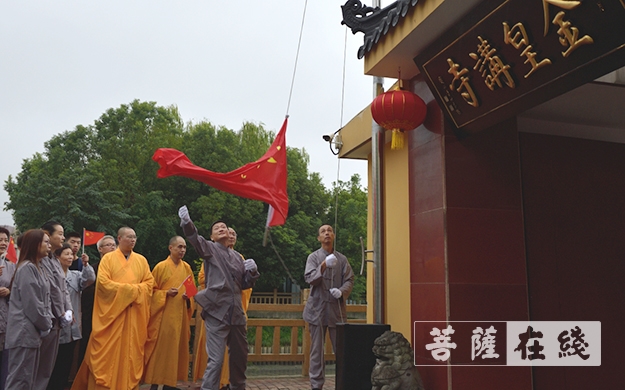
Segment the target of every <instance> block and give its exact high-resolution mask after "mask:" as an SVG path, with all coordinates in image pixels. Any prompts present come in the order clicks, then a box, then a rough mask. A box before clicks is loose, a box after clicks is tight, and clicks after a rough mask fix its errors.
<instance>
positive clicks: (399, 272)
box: [367, 143, 412, 340]
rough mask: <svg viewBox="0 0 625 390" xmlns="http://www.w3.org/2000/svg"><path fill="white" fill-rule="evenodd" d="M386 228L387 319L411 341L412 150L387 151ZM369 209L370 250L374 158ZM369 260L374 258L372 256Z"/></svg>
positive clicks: (370, 291)
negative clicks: (409, 202) (409, 191)
mask: <svg viewBox="0 0 625 390" xmlns="http://www.w3.org/2000/svg"><path fill="white" fill-rule="evenodd" d="M383 164H384V173H383V176H384V179H383V180H384V205H385V206H384V227H385V254H384V261H385V262H386V266H385V281H384V284H385V286H384V295H385V300H384V305H385V311H384V319H385V323H387V324H390V325H391V329H392V330H394V331H396V332H400V333H402V334H403V335H404V337H406V338H407V339H408V340H410V339H411V337H412V325H411V319H410V220H409V213H408V212H407V210H408V207H409V204H408V147H407V146H405V147H404V148H403V149H401V150H391V149H390V143H387V144H386V145H385V150H384V163H383ZM368 177H369V183H368V184H369V193H368V196H369V205H368V207H369V209H368V223H367V237H368V240H367V249H375V248H373V232H372V228H371V226H372V215H373V213H372V196H371V195H372V194H371V188H372V186H371V156H369V175H368ZM367 258H369V259H372V258H373V257H372V255H369V256H368V257H367ZM373 279H374V276H373V265H372V264H371V263H367V303H368V305H367V322H368V323H373V322H374V311H373V303H374V299H373Z"/></svg>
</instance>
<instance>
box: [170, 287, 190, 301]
mask: <svg viewBox="0 0 625 390" xmlns="http://www.w3.org/2000/svg"><path fill="white" fill-rule="evenodd" d="M176 295H178V289H177V288H174V287H172V288H170V289H169V290H167V296H168V297H171V298H173V297H175V296H176ZM182 299H189V297H188V296H187V293H186V292H184V293H182Z"/></svg>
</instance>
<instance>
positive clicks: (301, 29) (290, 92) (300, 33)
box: [286, 0, 308, 117]
mask: <svg viewBox="0 0 625 390" xmlns="http://www.w3.org/2000/svg"><path fill="white" fill-rule="evenodd" d="M307 7H308V0H306V1H305V2H304V12H303V14H302V25H301V26H300V29H299V40H298V41H297V51H296V52H295V64H294V65H293V77H292V78H291V89H290V90H289V101H288V102H287V104H286V116H287V117H288V116H289V109H290V108H291V96H292V95H293V85H294V84H295V72H296V71H297V60H298V59H299V49H300V47H301V45H302V35H303V33H304V20H305V19H306V8H307Z"/></svg>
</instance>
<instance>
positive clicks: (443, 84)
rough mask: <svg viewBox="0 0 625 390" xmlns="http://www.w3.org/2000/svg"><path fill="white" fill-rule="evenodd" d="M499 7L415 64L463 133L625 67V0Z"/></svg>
mask: <svg viewBox="0 0 625 390" xmlns="http://www.w3.org/2000/svg"><path fill="white" fill-rule="evenodd" d="M492 4H493V3H491V5H490V7H491V8H492V7H496V8H495V9H491V8H488V6H487V5H486V4H484V5H483V6H482V7H477V8H476V9H475V10H473V12H472V14H471V15H470V17H469V18H464V19H463V20H462V21H458V22H457V25H455V26H454V27H460V26H462V28H458V29H450V30H448V32H447V33H446V34H444V35H443V36H442V37H441V38H439V40H438V41H437V42H435V43H433V44H432V45H431V46H430V47H428V48H427V49H425V50H424V51H423V52H422V53H420V54H419V55H418V56H417V57H415V59H414V61H415V63H416V64H417V66H418V67H419V69H420V70H421V73H422V74H424V76H425V79H426V81H427V82H428V84H429V85H430V87H431V88H432V89H433V91H435V92H436V93H435V96H436V98H437V100H438V102H439V104H441V108H443V109H444V111H445V112H447V114H448V115H449V116H450V118H451V119H452V121H453V122H454V124H455V125H456V127H458V128H462V127H463V126H473V127H479V126H478V125H476V124H475V123H476V122H477V123H479V122H487V124H488V123H492V124H494V123H496V122H497V121H499V120H502V119H505V118H506V117H509V116H511V115H514V114H515V113H516V112H519V111H522V110H524V109H527V108H530V107H532V106H534V105H536V104H538V103H541V102H542V101H545V100H547V99H548V98H550V96H551V95H552V96H551V97H555V96H557V94H559V93H562V92H566V91H567V90H570V89H573V88H574V87H575V86H577V85H581V83H583V82H586V81H591V80H593V79H594V78H596V77H599V76H601V75H603V74H605V72H606V68H613V69H617V68H619V67H621V66H623V65H625V54H623V53H622V52H623V51H625V49H624V44H625V1H622V0H605V1H602V2H584V1H575V0H505V1H502V2H501V4H499V5H497V6H495V5H492ZM463 28H466V29H467V31H466V32H464V33H459V31H461V30H462V29H463ZM619 52H621V53H619ZM619 54H620V55H619ZM600 61H606V63H608V65H606V63H604V64H603V65H602V66H599V65H600V64H598V62H600ZM580 72H581V73H580ZM576 83H577V84H576ZM550 85H551V88H550V87H549V86H550ZM556 86H557V88H556ZM541 89H542V90H543V93H539V91H540V90H541ZM532 95H535V96H533V97H532ZM495 114H497V117H498V119H497V118H495V119H491V120H490V121H489V120H486V118H487V117H489V116H492V115H495Z"/></svg>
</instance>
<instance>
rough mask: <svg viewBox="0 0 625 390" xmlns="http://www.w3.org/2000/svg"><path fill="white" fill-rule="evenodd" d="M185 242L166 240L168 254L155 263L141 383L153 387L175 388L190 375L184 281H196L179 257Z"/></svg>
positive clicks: (188, 311) (190, 309) (188, 307)
mask: <svg viewBox="0 0 625 390" xmlns="http://www.w3.org/2000/svg"><path fill="white" fill-rule="evenodd" d="M186 252H187V244H186V242H185V240H184V238H182V237H180V236H176V237H173V238H172V239H171V240H169V257H168V258H167V259H166V260H163V261H161V262H160V263H158V264H156V266H155V267H154V269H153V270H152V275H154V292H153V293H152V304H151V306H150V313H151V315H150V325H149V326H148V341H147V343H146V345H145V362H146V366H145V372H144V382H145V383H151V384H152V387H151V388H152V389H154V390H156V389H157V388H158V385H164V386H163V389H164V390H168V389H176V383H177V382H178V381H179V380H181V381H186V380H187V378H188V376H189V338H190V333H191V327H190V321H191V316H192V315H193V301H192V300H191V299H192V298H189V297H187V295H186V289H185V286H184V285H183V282H184V281H185V280H187V279H189V278H190V280H191V282H192V283H193V284H195V280H194V278H193V272H192V271H191V267H190V266H189V264H187V263H186V262H185V261H183V260H182V258H183V257H184V255H185V253H186Z"/></svg>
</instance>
